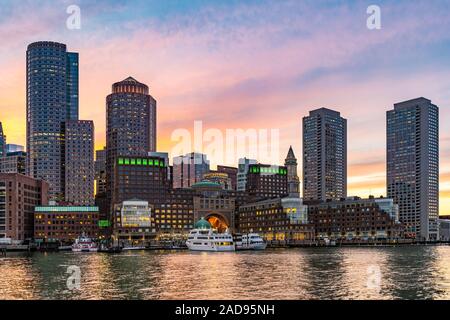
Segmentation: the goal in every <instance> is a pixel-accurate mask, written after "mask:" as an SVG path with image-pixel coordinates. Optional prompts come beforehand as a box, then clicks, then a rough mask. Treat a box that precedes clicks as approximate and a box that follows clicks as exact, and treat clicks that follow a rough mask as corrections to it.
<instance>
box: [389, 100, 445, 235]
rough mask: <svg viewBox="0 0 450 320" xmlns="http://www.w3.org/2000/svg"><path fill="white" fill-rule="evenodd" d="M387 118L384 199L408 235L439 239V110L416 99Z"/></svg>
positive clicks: (398, 105)
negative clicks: (396, 212) (392, 205)
mask: <svg viewBox="0 0 450 320" xmlns="http://www.w3.org/2000/svg"><path fill="white" fill-rule="evenodd" d="M386 116H387V196H388V198H392V199H394V202H395V203H396V204H398V206H399V219H400V221H401V222H402V223H404V224H405V225H406V229H407V230H406V231H407V235H409V236H410V237H413V238H416V239H419V240H436V239H438V238H439V227H438V221H437V219H438V216H439V109H438V107H437V106H436V105H434V104H432V103H431V101H430V100H428V99H425V98H418V99H413V100H409V101H404V102H400V103H396V104H394V109H393V110H390V111H388V112H387V114H386Z"/></svg>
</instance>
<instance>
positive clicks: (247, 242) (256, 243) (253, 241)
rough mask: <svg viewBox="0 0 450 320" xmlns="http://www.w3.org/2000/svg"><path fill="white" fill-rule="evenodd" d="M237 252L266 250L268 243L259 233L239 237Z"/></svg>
mask: <svg viewBox="0 0 450 320" xmlns="http://www.w3.org/2000/svg"><path fill="white" fill-rule="evenodd" d="M238 239H239V240H238V241H236V250H265V249H266V247H267V243H265V242H264V240H263V238H262V237H261V236H260V235H259V234H257V233H248V234H243V235H238Z"/></svg>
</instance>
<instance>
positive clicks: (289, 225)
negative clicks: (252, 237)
mask: <svg viewBox="0 0 450 320" xmlns="http://www.w3.org/2000/svg"><path fill="white" fill-rule="evenodd" d="M238 217H239V219H238V224H237V230H238V232H240V233H253V232H256V233H258V234H259V235H261V236H262V237H263V238H264V239H265V240H266V241H283V242H289V243H296V242H297V243H311V242H312V241H313V240H314V228H313V226H312V225H311V224H309V223H308V215H307V206H305V205H303V204H302V201H301V200H300V198H289V197H288V198H274V199H268V200H263V201H257V202H253V203H247V204H244V205H241V206H240V207H239V210H238Z"/></svg>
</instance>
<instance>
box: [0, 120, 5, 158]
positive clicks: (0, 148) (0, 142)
mask: <svg viewBox="0 0 450 320" xmlns="http://www.w3.org/2000/svg"><path fill="white" fill-rule="evenodd" d="M5 156H6V136H5V134H4V133H3V125H2V123H1V122H0V159H1V158H3V157H5Z"/></svg>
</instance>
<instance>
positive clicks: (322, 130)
mask: <svg viewBox="0 0 450 320" xmlns="http://www.w3.org/2000/svg"><path fill="white" fill-rule="evenodd" d="M345 197H347V120H346V119H344V118H342V117H341V116H340V113H339V112H337V111H333V110H330V109H326V108H320V109H317V110H314V111H310V113H309V116H307V117H304V118H303V200H304V201H308V200H321V201H326V200H331V199H341V198H345Z"/></svg>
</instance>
